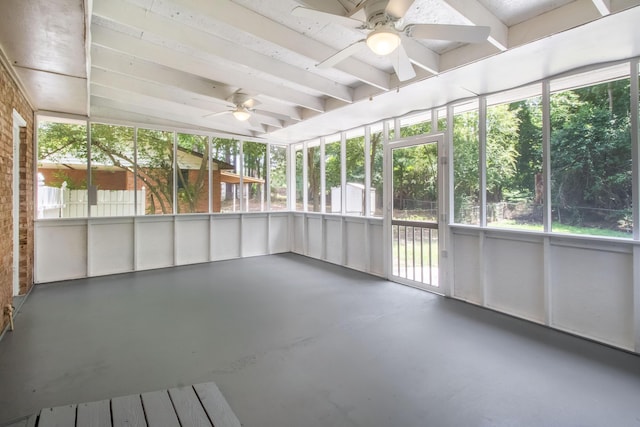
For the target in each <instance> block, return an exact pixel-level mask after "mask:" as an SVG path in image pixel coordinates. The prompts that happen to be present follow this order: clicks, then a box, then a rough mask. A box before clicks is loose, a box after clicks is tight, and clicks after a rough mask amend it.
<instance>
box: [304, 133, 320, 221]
mask: <svg viewBox="0 0 640 427" xmlns="http://www.w3.org/2000/svg"><path fill="white" fill-rule="evenodd" d="M307 187H308V193H307V194H308V196H307V197H308V206H307V210H309V211H310V212H320V210H321V209H322V205H321V203H320V200H321V198H322V190H321V188H320V142H316V141H313V142H309V143H308V144H307Z"/></svg>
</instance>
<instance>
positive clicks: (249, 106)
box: [242, 98, 260, 110]
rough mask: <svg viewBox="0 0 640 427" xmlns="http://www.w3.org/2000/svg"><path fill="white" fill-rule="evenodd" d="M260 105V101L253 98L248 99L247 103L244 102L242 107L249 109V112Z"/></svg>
mask: <svg viewBox="0 0 640 427" xmlns="http://www.w3.org/2000/svg"><path fill="white" fill-rule="evenodd" d="M258 105H260V101H258V100H257V99H253V98H250V99H247V100H246V101H244V102H243V103H242V106H243V107H245V108H247V109H249V110H251V109H253V108H255V107H256V106H258Z"/></svg>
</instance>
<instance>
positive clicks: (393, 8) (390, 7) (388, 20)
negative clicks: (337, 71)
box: [291, 0, 491, 81]
mask: <svg viewBox="0 0 640 427" xmlns="http://www.w3.org/2000/svg"><path fill="white" fill-rule="evenodd" d="M414 1H415V0H364V1H362V2H361V3H360V4H358V6H357V7H356V8H355V9H354V10H353V11H352V12H350V14H349V16H342V15H335V14H332V13H326V12H322V11H319V10H315V9H310V8H306V7H303V6H298V7H296V8H294V9H293V11H292V12H291V13H292V14H293V15H294V16H298V17H302V18H308V19H313V20H315V21H317V22H328V23H336V24H340V25H344V26H347V27H351V28H356V29H360V30H368V31H369V33H368V34H367V37H366V38H364V39H362V40H359V41H357V42H355V43H353V44H351V45H349V46H347V47H346V48H344V49H342V50H340V51H338V52H337V53H335V54H334V55H332V56H330V57H329V58H327V59H325V60H324V61H322V62H320V63H319V64H318V65H317V67H319V68H330V67H332V66H334V65H336V64H338V63H339V62H341V61H343V60H345V59H346V58H348V57H349V56H351V55H353V54H355V53H357V52H358V51H359V50H360V49H361V48H362V47H363V46H364V45H367V46H368V47H369V49H371V50H372V51H373V52H374V53H376V54H377V55H380V56H389V57H390V59H391V63H392V65H393V68H394V70H395V72H396V75H397V76H398V79H399V80H400V81H405V80H409V79H412V78H414V77H415V76H416V73H415V71H414V69H413V66H412V65H411V61H410V60H409V56H408V55H407V52H406V51H405V49H404V47H403V46H402V38H403V37H409V38H416V39H432V40H449V41H458V42H466V43H480V42H482V41H485V40H487V37H489V32H490V30H491V29H490V28H489V27H483V26H473V25H449V24H426V23H425V24H409V25H404V22H403V18H404V15H405V13H406V12H407V11H408V10H409V8H410V7H411V5H412V4H413V3H414ZM362 9H364V13H365V16H366V20H365V21H364V22H363V21H360V20H358V19H354V18H352V16H353V15H355V14H356V13H357V12H359V11H360V10H362ZM392 53H394V55H393V56H392V55H391V54H392Z"/></svg>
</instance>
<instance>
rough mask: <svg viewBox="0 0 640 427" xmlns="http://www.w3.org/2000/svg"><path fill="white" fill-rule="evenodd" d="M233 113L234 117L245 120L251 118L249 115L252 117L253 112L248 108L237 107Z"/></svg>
mask: <svg viewBox="0 0 640 427" xmlns="http://www.w3.org/2000/svg"><path fill="white" fill-rule="evenodd" d="M232 114H233V117H235V118H236V119H237V120H239V121H241V122H245V121H247V120H249V117H251V113H250V112H248V111H247V109H246V108H236V109H235V110H233V113H232Z"/></svg>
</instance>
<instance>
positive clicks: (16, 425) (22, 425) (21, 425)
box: [4, 417, 27, 427]
mask: <svg viewBox="0 0 640 427" xmlns="http://www.w3.org/2000/svg"><path fill="white" fill-rule="evenodd" d="M10 422H11V421H10ZM4 427H27V417H24V418H21V419H19V420H16V421H13V422H12V423H11V424H7V425H5V426H4Z"/></svg>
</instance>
